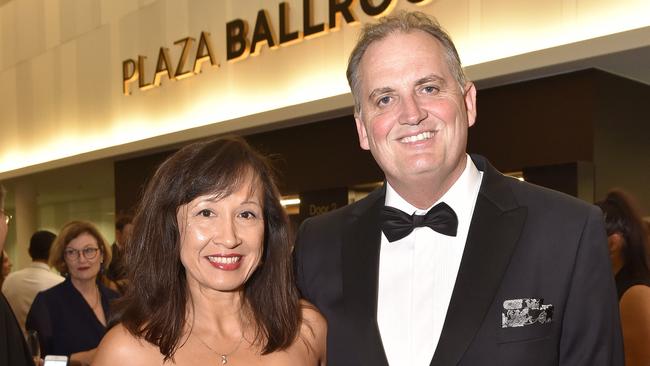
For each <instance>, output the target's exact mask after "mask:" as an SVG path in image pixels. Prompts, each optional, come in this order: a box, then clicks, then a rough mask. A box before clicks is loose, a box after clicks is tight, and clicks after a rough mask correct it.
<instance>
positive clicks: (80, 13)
mask: <svg viewBox="0 0 650 366" xmlns="http://www.w3.org/2000/svg"><path fill="white" fill-rule="evenodd" d="M46 1H47V0H46ZM60 1H61V12H60V15H61V41H62V42H67V41H69V40H71V39H74V38H77V37H79V36H81V35H83V34H84V33H86V32H89V31H91V30H92V29H94V28H97V27H99V25H100V21H101V16H100V10H101V6H100V5H101V4H100V0H60ZM121 1H123V0H121ZM116 2H120V1H116Z"/></svg>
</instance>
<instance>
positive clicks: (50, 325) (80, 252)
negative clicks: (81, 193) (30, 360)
mask: <svg viewBox="0 0 650 366" xmlns="http://www.w3.org/2000/svg"><path fill="white" fill-rule="evenodd" d="M110 260H111V251H110V248H109V246H108V244H107V243H106V240H105V239H104V238H103V237H102V235H101V234H100V233H99V230H97V228H96V227H95V225H93V224H91V223H89V222H85V221H72V222H69V223H67V224H66V225H65V226H64V227H63V228H62V229H61V232H60V233H59V236H58V237H57V238H56V240H55V241H54V244H53V245H52V248H51V250H50V257H49V263H50V265H51V266H52V267H54V268H55V269H56V270H58V271H59V272H60V273H62V274H63V275H64V276H65V277H66V278H65V281H63V282H62V283H60V284H58V285H56V286H54V287H52V288H51V289H49V290H45V291H43V292H40V293H38V295H36V298H35V299H34V302H33V304H32V307H31V309H30V310H29V313H28V314H27V321H26V324H25V327H26V328H27V330H28V331H29V330H36V331H37V332H38V337H39V341H40V344H41V354H42V355H64V356H68V357H70V361H71V363H75V364H80V365H89V364H90V363H91V362H92V359H93V357H94V355H95V348H96V347H97V345H98V344H99V342H100V341H101V339H102V337H103V336H104V334H105V333H106V322H107V319H109V317H110V308H109V304H110V302H111V300H113V299H115V298H117V297H118V294H117V293H116V292H115V291H113V290H111V289H109V288H107V287H106V286H104V285H103V283H102V281H101V276H102V274H101V273H100V272H102V271H103V270H105V269H106V267H108V263H110Z"/></svg>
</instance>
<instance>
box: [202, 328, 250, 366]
mask: <svg viewBox="0 0 650 366" xmlns="http://www.w3.org/2000/svg"><path fill="white" fill-rule="evenodd" d="M192 334H193V335H194V336H195V337H196V338H197V339H198V340H199V341H200V342H201V343H203V345H204V346H206V347H207V348H208V349H209V350H210V351H212V352H214V353H215V354H217V355H219V357H221V364H222V365H225V364H227V363H228V357H229V356H231V355H232V354H233V353H235V352H237V350H238V349H239V346H240V345H241V344H242V342H243V341H244V336H243V335H242V337H241V338H240V339H239V342H237V345H236V346H235V348H234V349H233V350H232V351H230V352H228V353H221V352H217V351H216V350H215V349H214V348H212V347H210V346H209V345H208V344H207V343H205V342H204V341H203V339H201V337H199V336H198V335H196V334H194V333H192Z"/></svg>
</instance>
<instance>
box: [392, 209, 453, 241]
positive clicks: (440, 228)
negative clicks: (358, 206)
mask: <svg viewBox="0 0 650 366" xmlns="http://www.w3.org/2000/svg"><path fill="white" fill-rule="evenodd" d="M421 226H428V227H430V228H431V229H433V230H435V231H437V232H439V233H440V234H443V235H448V236H456V231H457V229H458V217H457V216H456V213H455V212H454V210H453V209H452V208H451V207H449V205H447V204H446V203H444V202H440V203H439V204H437V205H435V206H433V207H432V208H431V209H430V210H429V212H427V213H426V214H425V215H416V214H413V215H409V214H407V213H406V212H404V211H402V210H398V209H396V208H394V207H390V206H384V208H382V210H381V231H383V232H384V235H386V238H387V239H388V241H389V242H394V241H396V240H400V239H402V238H404V237H405V236H407V235H408V234H410V233H411V231H413V229H415V228H416V227H421Z"/></svg>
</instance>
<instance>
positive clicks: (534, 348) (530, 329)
mask: <svg viewBox="0 0 650 366" xmlns="http://www.w3.org/2000/svg"><path fill="white" fill-rule="evenodd" d="M555 343H556V342H555V338H554V337H553V327H551V324H543V325H537V324H535V325H530V326H525V327H515V328H501V329H499V333H498V347H499V351H498V354H499V357H498V358H499V362H498V363H497V365H501V366H509V365H513V366H514V365H518V366H519V365H527V366H529V365H552V364H556V363H557V345H556V344H555Z"/></svg>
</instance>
